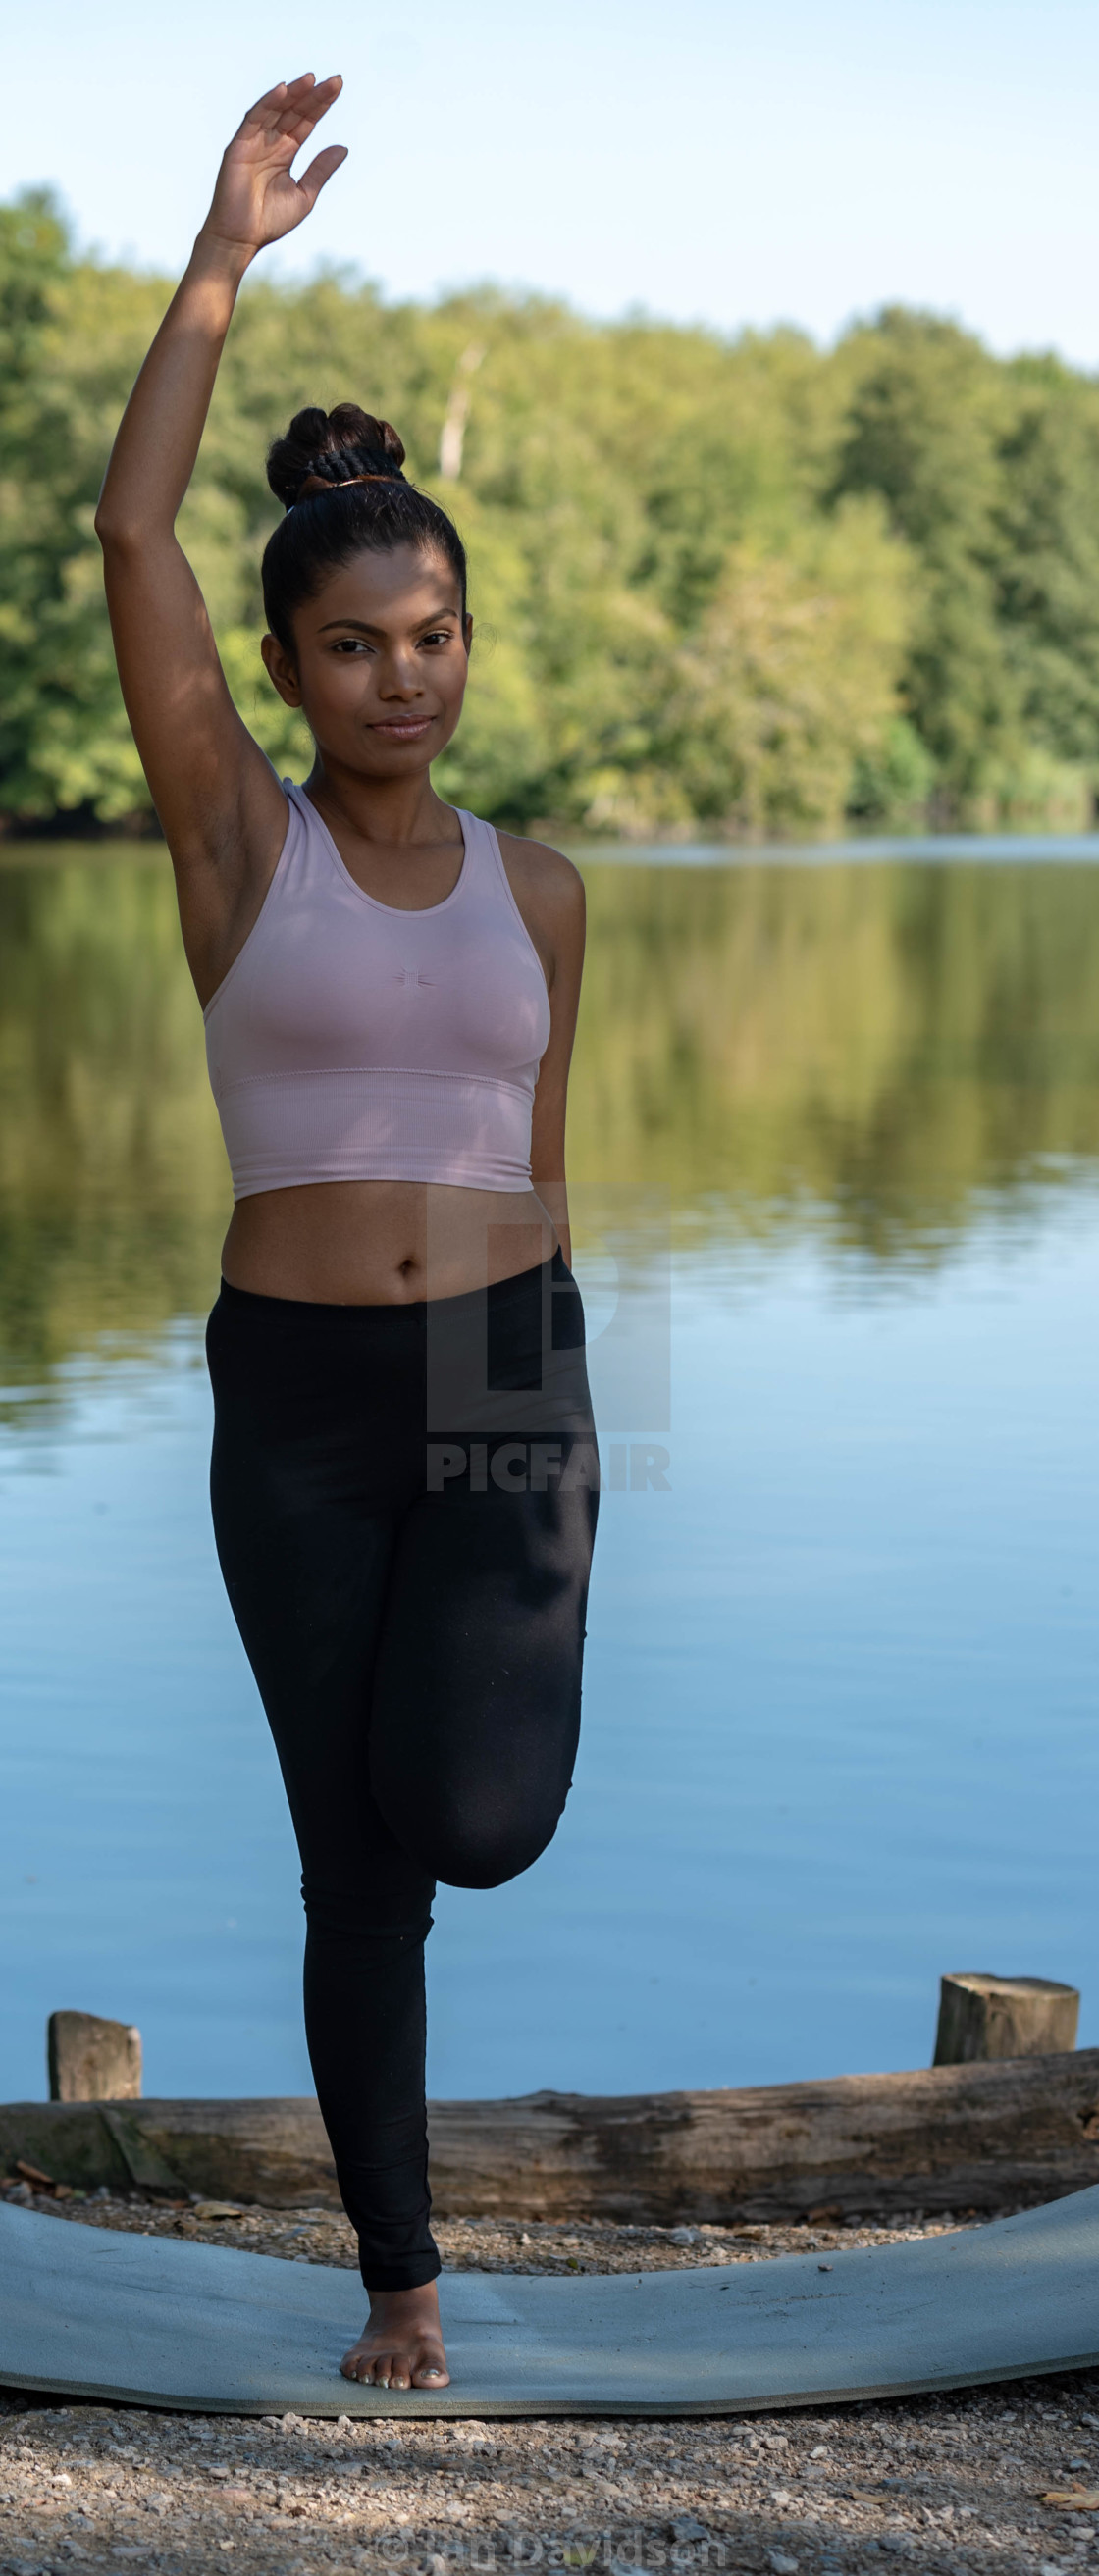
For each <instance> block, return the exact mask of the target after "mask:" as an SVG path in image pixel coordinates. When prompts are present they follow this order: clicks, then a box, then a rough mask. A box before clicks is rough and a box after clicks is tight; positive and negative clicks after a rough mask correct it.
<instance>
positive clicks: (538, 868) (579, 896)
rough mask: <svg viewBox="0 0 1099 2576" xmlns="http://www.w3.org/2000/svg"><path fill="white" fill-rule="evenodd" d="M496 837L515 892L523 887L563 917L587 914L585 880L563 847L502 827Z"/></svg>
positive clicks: (528, 893) (527, 893) (524, 891)
mask: <svg viewBox="0 0 1099 2576" xmlns="http://www.w3.org/2000/svg"><path fill="white" fill-rule="evenodd" d="M496 838H497V840H498V842H499V844H500V856H501V858H502V860H503V862H504V866H505V868H506V869H507V873H508V881H509V884H510V885H511V887H512V890H513V892H514V893H515V894H518V893H519V891H520V888H522V891H523V893H524V894H526V895H528V896H529V897H530V898H531V900H532V901H534V902H542V903H546V904H549V905H551V906H552V907H553V909H554V911H555V912H557V913H559V914H560V915H562V916H563V917H567V916H568V915H570V914H577V915H578V916H579V917H580V918H581V919H582V918H583V911H584V880H583V877H582V876H581V874H580V870H579V868H578V867H576V866H575V865H574V863H573V861H572V860H571V859H567V858H566V857H565V853H564V851H563V850H555V849H553V848H552V847H551V845H550V843H549V842H548V841H528V840H525V839H524V837H523V835H522V834H521V833H519V832H502V831H500V830H499V829H498V828H497V830H496Z"/></svg>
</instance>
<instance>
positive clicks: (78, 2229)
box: [0, 2185, 1099, 2417]
mask: <svg viewBox="0 0 1099 2576" xmlns="http://www.w3.org/2000/svg"><path fill="white" fill-rule="evenodd" d="M0 2276H2V2279H3V2298H2V2301H0V2384H2V2385H4V2386H6V2387H8V2388H25V2389H37V2390H41V2391H49V2392H53V2393H55V2394H64V2395H66V2396H72V2397H85V2398H99V2399H103V2398H107V2399H112V2400H116V2401H117V2400H123V2401H126V2402H129V2403H133V2404H137V2405H148V2406H168V2407H178V2408H182V2409H184V2410H186V2411H194V2412H196V2413H209V2414H218V2415H222V2414H224V2415H276V2414H282V2413H288V2412H289V2413H294V2414H298V2415H316V2416H326V2415H327V2416H333V2415H415V2416H421V2417H422V2416H462V2415H471V2416H492V2415H720V2414H728V2415H735V2414H749V2413H751V2412H752V2411H753V2410H754V2409H764V2408H766V2409H768V2410H770V2409H772V2408H775V2407H784V2406H806V2405H821V2404H827V2403H836V2402H837V2401H838V2402H840V2403H842V2401H843V2400H844V2399H845V2398H858V2397H890V2396H892V2397H896V2396H902V2395H905V2394H907V2393H908V2392H910V2391H916V2390H919V2389H929V2388H961V2387H967V2386H972V2385H975V2384H977V2383H979V2382H981V2381H988V2380H996V2379H1018V2378H1029V2377H1032V2376H1034V2375H1036V2374H1038V2373H1041V2372H1045V2371H1053V2370H1079V2369H1082V2368H1086V2367H1089V2366H1091V2367H1095V2366H1099V2185H1093V2186H1092V2187H1091V2188H1090V2189H1089V2190H1087V2191H1079V2192H1073V2193H1071V2194H1070V2195H1069V2197H1068V2198H1066V2199H1064V2200H1057V2201H1053V2202H1051V2203H1050V2204H1049V2205H1048V2206H1046V2207H1044V2208H1042V2209H1032V2210H1028V2211H1026V2212H1025V2213H1024V2214H1023V2215H1022V2216H1020V2217H1016V2218H1006V2219H998V2220H995V2221H994V2222H993V2223H992V2224H991V2225H990V2226H985V2227H979V2228H973V2229H967V2230H963V2231H961V2232H959V2233H958V2234H955V2235H949V2236H940V2237H929V2238H924V2239H921V2240H918V2241H916V2242H915V2243H912V2244H904V2245H889V2246H852V2247H851V2248H850V2249H849V2250H847V2251H843V2252H837V2253H833V2254H829V2255H827V2256H825V2255H816V2254H787V2255H782V2256H780V2257H778V2258H777V2259H776V2260H775V2261H773V2262H767V2261H763V2262H752V2263H736V2264H727V2263H723V2264H714V2265H709V2266H705V2267H703V2268H701V2269H699V2270H696V2271H672V2272H640V2273H638V2272H619V2273H602V2274H597V2275H591V2274H588V2275H579V2276H576V2277H570V2278H568V2279H561V2278H558V2277H547V2276H546V2275H544V2274H543V2275H541V2276H539V2275H536V2274H533V2275H532V2274H517V2273H486V2272H446V2271H444V2273H443V2275H442V2278H441V2281H440V2284H439V2297H440V2306H441V2309H442V2316H443V2326H444V2331H445V2334H446V2339H447V2351H448V2357H449V2361H450V2369H451V2374H452V2380H451V2385H450V2387H449V2388H444V2389H441V2390H439V2391H438V2392H437V2393H433V2392H431V2391H428V2390H421V2389H417V2390H410V2391H408V2392H407V2393H406V2392H403V2391H400V2390H386V2389H381V2388H379V2389H370V2388H362V2387H359V2386H357V2385H356V2383H355V2382H354V2381H352V2380H347V2379H342V2378H341V2377H340V2373H339V2367H338V2365H339V2358H340V2354H341V2352H343V2351H344V2350H346V2347H347V2345H348V2344H349V2343H350V2342H352V2341H353V2339H354V2337H355V2335H356V2334H357V2333H358V2332H359V2330H360V2328H361V2327H362V2324H363V2321H364V2316H365V2309H366V2301H365V2296H364V2293H363V2290H362V2288H361V2286H360V2283H359V2281H358V2277H357V2275H356V2274H355V2273H353V2272H338V2271H333V2270H331V2269H329V2268H328V2267H327V2266H322V2265H320V2264H311V2263H288V2262H283V2261H280V2260H278V2259H275V2258H272V2257H270V2256H265V2255H262V2254H245V2253H236V2252H234V2251H233V2250H232V2249H231V2248H229V2247H225V2246H220V2245H194V2244H188V2243H186V2242H183V2241H176V2240H173V2239H172V2238H165V2237H157V2236H129V2235H122V2234H120V2233H116V2232H112V2231H111V2230H109V2229H106V2228H98V2227H85V2226H81V2225H80V2224H79V2223H73V2222H70V2221H66V2220H64V2219H60V2218H45V2217H39V2216H37V2215H36V2214H34V2213H33V2212H31V2211H28V2210H22V2209H17V2208H13V2207H11V2206H10V2205H7V2206H0Z"/></svg>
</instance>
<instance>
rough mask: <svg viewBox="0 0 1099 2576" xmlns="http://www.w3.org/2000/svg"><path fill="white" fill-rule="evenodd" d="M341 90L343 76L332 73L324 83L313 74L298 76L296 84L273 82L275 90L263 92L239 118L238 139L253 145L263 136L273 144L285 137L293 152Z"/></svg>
mask: <svg viewBox="0 0 1099 2576" xmlns="http://www.w3.org/2000/svg"><path fill="white" fill-rule="evenodd" d="M342 88H343V74H342V72H332V73H330V75H329V77H328V78H327V80H323V81H319V80H318V79H317V76H316V73H315V72H299V74H298V77H297V79H296V80H292V81H276V83H275V86H274V88H273V89H268V90H265V91H264V93H263V97H262V98H257V100H256V101H255V104H254V106H252V107H250V108H249V109H248V112H247V115H246V116H244V117H242V119H241V122H240V125H239V127H238V129H237V132H238V137H239V136H244V135H247V136H248V138H249V140H250V141H252V140H255V139H257V138H259V137H264V136H266V137H269V138H270V140H271V141H272V142H273V141H274V140H275V138H276V137H277V136H285V137H289V138H291V139H292V140H293V141H294V144H295V148H296V147H297V145H298V144H301V143H304V141H305V139H306V136H307V135H308V134H311V133H312V131H313V127H314V126H315V125H316V124H317V122H318V120H319V119H320V118H321V117H322V116H325V115H327V112H328V109H329V108H330V107H331V106H332V105H333V104H334V102H335V100H336V99H337V98H338V97H339V94H340V91H341V89H342Z"/></svg>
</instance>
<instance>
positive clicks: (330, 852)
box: [203, 779, 550, 1199]
mask: <svg viewBox="0 0 1099 2576" xmlns="http://www.w3.org/2000/svg"><path fill="white" fill-rule="evenodd" d="M283 785H284V787H285V790H286V795H287V798H288V801H289V807H290V813H289V819H288V825H287V833H286V839H285V841H284V843H283V847H282V853H281V856H280V858H279V863H278V866H277V868H276V869H275V873H274V876H273V877H272V879H271V883H270V886H269V887H268V890H267V894H266V896H265V898H264V903H263V909H262V911H261V913H260V915H259V918H258V920H257V921H256V922H255V923H254V924H253V927H252V929H251V930H250V931H249V934H248V937H247V939H246V940H245V943H244V946H243V948H242V949H241V951H240V954H239V956H237V957H236V958H235V959H234V961H233V964H232V965H231V966H230V968H229V972H228V974H227V975H226V976H224V977H223V979H222V981H221V983H220V984H219V985H218V988H217V991H216V993H215V994H214V996H213V998H212V1000H211V1001H209V1002H208V1003H207V1005H206V1009H205V1012H204V1014H203V1017H204V1019H205V1022H206V1058H207V1063H208V1065H209V1068H210V1083H211V1087H212V1089H213V1094H214V1098H215V1100H216V1102H217V1107H218V1115H219V1117H220V1119H221V1127H222V1134H223V1136H224V1138H225V1145H226V1151H227V1153H228V1156H229V1162H230V1165H231V1167H232V1174H233V1196H234V1198H235V1199H242V1198H249V1197H251V1196H253V1195H254V1194H255V1193H256V1192H257V1191H259V1190H285V1189H295V1188H299V1187H300V1186H301V1185H302V1184H303V1183H308V1182H311V1181H446V1182H450V1183H452V1184H453V1185H454V1186H456V1187H461V1188H463V1189H479V1190H525V1189H529V1188H530V1185H531V1184H530V1132H531V1111H532V1108H533V1105H534V1086H535V1083H536V1081H537V1079H538V1067H539V1063H540V1061H541V1058H542V1056H543V1054H544V1053H545V1049H546V1046H547V1044H548V1041H549V1034H550V1006H549V995H548V992H547V990H546V978H545V975H544V973H543V970H542V963H541V959H540V958H539V955H538V951H537V949H536V948H535V946H534V943H533V940H532V939H531V937H530V933H529V931H528V930H527V928H526V924H525V922H524V920H523V917H522V914H521V913H520V911H519V907H518V905H517V903H516V901H515V897H514V895H513V894H512V891H511V887H510V886H509V884H508V881H507V876H506V874H505V871H504V862H503V860H502V858H501V856H500V845H499V842H498V840H497V838H496V834H495V832H494V831H493V829H492V825H491V823H481V822H479V821H478V820H477V817H476V816H475V815H473V814H465V813H459V821H460V823H461V826H462V838H463V841H464V843H465V856H464V859H463V862H462V870H461V874H460V876H459V878H458V883H457V885H456V886H455V887H454V889H453V891H452V893H450V894H448V895H447V897H446V900H445V902H443V903H436V904H432V905H431V907H430V909H429V910H428V911H426V912H401V911H398V910H396V909H395V907H394V906H393V905H391V904H387V903H377V902H375V899H374V897H373V895H369V894H364V892H363V890H362V887H361V886H358V885H356V883H355V880H354V877H353V876H352V875H351V874H350V872H349V870H348V869H347V868H345V866H344V863H343V860H342V859H341V857H340V854H339V851H338V850H337V848H336V844H335V842H334V840H333V838H332V835H331V833H330V831H329V830H328V826H327V824H325V823H323V822H322V821H321V818H320V815H319V814H318V812H317V810H316V807H315V806H314V805H312V804H311V803H310V801H309V798H308V797H307V796H306V795H305V794H304V792H303V790H302V789H301V788H300V787H295V786H294V785H293V783H292V782H291V780H289V779H284V781H283Z"/></svg>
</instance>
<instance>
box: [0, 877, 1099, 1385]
mask: <svg viewBox="0 0 1099 2576" xmlns="http://www.w3.org/2000/svg"><path fill="white" fill-rule="evenodd" d="M6 858H7V864H6V865H5V867H4V868H3V869H2V870H0V1108H2V1119H0V1343H2V1347H3V1352H4V1375H5V1378H6V1381H7V1385H8V1387H9V1389H17V1388H22V1389H23V1390H25V1394H24V1403H25V1401H26V1394H27V1393H29V1391H30V1390H31V1389H33V1388H40V1389H43V1390H46V1389H48V1387H49V1385H50V1384H51V1382H52V1381H53V1380H54V1379H55V1377H56V1372H57V1371H58V1369H59V1368H60V1367H62V1366H63V1364H64V1363H65V1362H66V1361H67V1360H68V1359H69V1358H70V1356H71V1355H72V1354H74V1353H88V1352H90V1351H92V1350H96V1349H99V1350H103V1349H104V1348H105V1347H107V1342H106V1341H105V1337H109V1345H110V1347H112V1348H115V1347H118V1348H132V1347H134V1346H136V1345H139V1344H140V1343H141V1342H142V1341H143V1339H144V1337H145V1336H146V1335H147V1334H148V1333H149V1332H150V1331H153V1330H156V1329H157V1328H159V1327H160V1326H162V1325H163V1324H164V1323H165V1322H167V1321H168V1320H169V1319H170V1318H171V1317H173V1316H176V1315H180V1314H199V1313H201V1312H202V1311H203V1309H204V1308H205V1307H206V1306H207V1305H208V1304H209V1302H210V1299H211V1297H212V1295H213V1293H214V1290H215V1287H216V1280H217V1269H218V1248H219V1245H220V1241H221V1236H222V1232H223V1229H224V1225H225V1222H226V1218H227V1214H228V1209H229V1188H228V1178H227V1173H226V1168H225V1162H224V1156H223V1153H222V1148H221V1142H220V1137H219V1134H218V1128H217V1121H216V1117H215V1114H214V1110H213V1106H212V1103H211V1101H210V1098H209V1094H208V1090H207V1084H206V1072H205V1063H204V1057H203V1049H202V1029H201V1021H200V1018H199V1013H198V1009H197V1005H196V1003H195V999H194V995H193V992H192V989H191V985H190V981H189V978H188V975H187V971H186V967H185V964H184V961H183V957H182V953H181V950H180V943H179V931H178V926H177V922H176V915H175V904H174V897H173V891H172V886H171V882H170V877H169V873H168V870H167V865H166V862H165V860H164V857H163V854H162V853H160V852H159V851H141V852H136V853H135V852H132V851H124V850H119V851H116V852H112V851H109V850H102V849H99V850H96V851H95V852H94V854H93V855H91V856H90V857H89V856H88V855H86V854H85V853H82V852H81V853H74V852H71V851H68V852H60V853H55V852H52V851H46V852H42V853H38V852H36V853H35V854H34V855H33V856H31V857H28V858H26V859H23V860H21V859H20V858H19V856H18V854H17V853H14V852H12V851H11V850H10V849H9V852H8V853H7V854H6ZM584 870H585V875H586V878H587V884H588V896H589V922H590V929H589V952H588V968H587V976H586V982H585V992H584V1003H583V1009H582V1015H581V1025H580V1030H579V1033H578V1040H577V1050H576V1066H575V1074H574V1081H573V1103H574V1105H573V1109H572V1113H571V1125H570V1137H569V1160H570V1170H571V1173H572V1175H573V1177H574V1180H575V1184H576V1191H577V1202H578V1208H579V1210H580V1214H581V1221H582V1224H583V1223H585V1222H586V1223H588V1224H589V1225H590V1223H591V1211H593V1210H595V1209H597V1208H598V1205H599V1203H600V1198H601V1195H602V1194H603V1193H607V1194H613V1197H614V1202H615V1207H616V1210H617V1214H618V1225H617V1231H618V1234H619V1240H621V1232H622V1212H623V1208H624V1207H626V1208H628V1206H629V1202H630V1198H631V1195H632V1194H636V1198H637V1203H638V1228H637V1231H638V1236H639V1239H640V1237H641V1236H642V1235H643V1232H644V1223H643V1203H644V1199H645V1194H646V1193H647V1192H649V1191H651V1190H653V1189H654V1188H655V1189H656V1190H657V1191H658V1192H659V1193H667V1197H668V1200H669V1201H670V1204H671V1208H672V1216H673V1228H674V1232H675V1235H676V1237H677V1239H678V1240H679V1242H680V1243H681V1244H682V1245H683V1246H684V1248H687V1247H689V1246H694V1247H695V1248H697V1249H698V1250H699V1251H701V1250H703V1249H706V1248H712V1247H714V1246H717V1245H720V1244H722V1243H729V1242H731V1241H733V1242H735V1241H738V1240H739V1241H743V1239H744V1238H745V1237H746V1236H747V1237H753V1236H754V1237H757V1238H761V1239H764V1240H768V1239H774V1238H776V1237H787V1238H788V1237H789V1236H790V1234H791V1231H792V1230H793V1231H798V1230H801V1229H804V1228H806V1227H808V1228H809V1229H811V1231H812V1232H813V1233H814V1234H815V1235H816V1236H817V1237H818V1239H819V1238H822V1239H823V1241H824V1243H825V1245H826V1246H830V1247H832V1249H833V1251H834V1252H837V1253H838V1252H842V1251H849V1250H855V1251H858V1252H860V1253H862V1254H865V1255H869V1256H870V1258H871V1260H872V1261H873V1262H874V1263H877V1264H881V1265H886V1266H888V1265H895V1264H897V1263H898V1262H903V1263H911V1262H913V1261H917V1262H920V1263H927V1262H933V1261H937V1260H939V1259H941V1258H942V1257H943V1256H944V1254H945V1253H947V1252H949V1250H950V1249H951V1247H952V1246H957V1245H958V1243H959V1242H960V1240H961V1239H962V1238H963V1237H965V1235H966V1234H967V1232H968V1231H969V1230H970V1229H971V1228H972V1226H973V1224H974V1222H975V1221H976V1220H978V1219H979V1218H982V1217H985V1216H987V1213H988V1210H989V1205H990V1201H991V1202H992V1203H994V1205H995V1207H996V1208H997V1210H998V1212H999V1213H1000V1214H1001V1216H1004V1217H1016V1218H1026V1219H1028V1220H1029V1219H1030V1218H1031V1217H1033V1215H1034V1214H1035V1211H1036V1207H1037V1206H1040V1203H1041V1199H1042V1195H1043V1194H1044V1193H1048V1192H1049V1191H1051V1190H1052V1191H1057V1190H1058V1189H1059V1188H1060V1187H1061V1186H1062V1185H1063V1183H1064V1181H1065V1179H1066V1177H1072V1176H1078V1174H1079V1168H1080V1163H1081V1159H1083V1160H1084V1161H1085V1162H1088V1163H1091V1162H1094V1160H1095V1158H1096V1157H1097V1156H1099V871H1097V870H1093V869H1091V868H1089V867H1081V866H1069V865H1061V866H1058V865H1052V866H1050V865H1044V866H1041V867H1038V866H1035V867H1026V866H1019V865H983V866H976V865H965V864H960V865H956V866H953V867H942V866H937V865H930V864H927V863H924V862H921V861H911V860H907V861H904V862H902V863H900V864H895V865H891V866H885V865H880V864H869V865H867V864H865V863H864V864H858V863H854V862H851V861H842V860H841V861H835V862H832V863H829V864H824V865H820V864H818V865H813V866H806V867H796V866H790V867H782V868H776V867H774V866H773V865H770V864H764V863H759V864H753V863H752V862H751V860H750V859H748V860H740V861H738V862H737V863H736V864H731V865H729V866H726V867H720V868H714V867H710V868H704V869H703V868H687V867H683V866H682V865H677V864H668V865H663V866H661V865H649V864H640V863H637V862H630V861H625V862H624V861H623V860H622V859H621V857H620V856H619V858H618V859H617V860H611V859H607V860H601V859H600V858H599V857H597V856H592V855H590V854H589V855H588V856H587V857H586V858H585V860H584ZM626 1231H627V1233H628V1231H629V1228H628V1225H627V1228H626Z"/></svg>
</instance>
